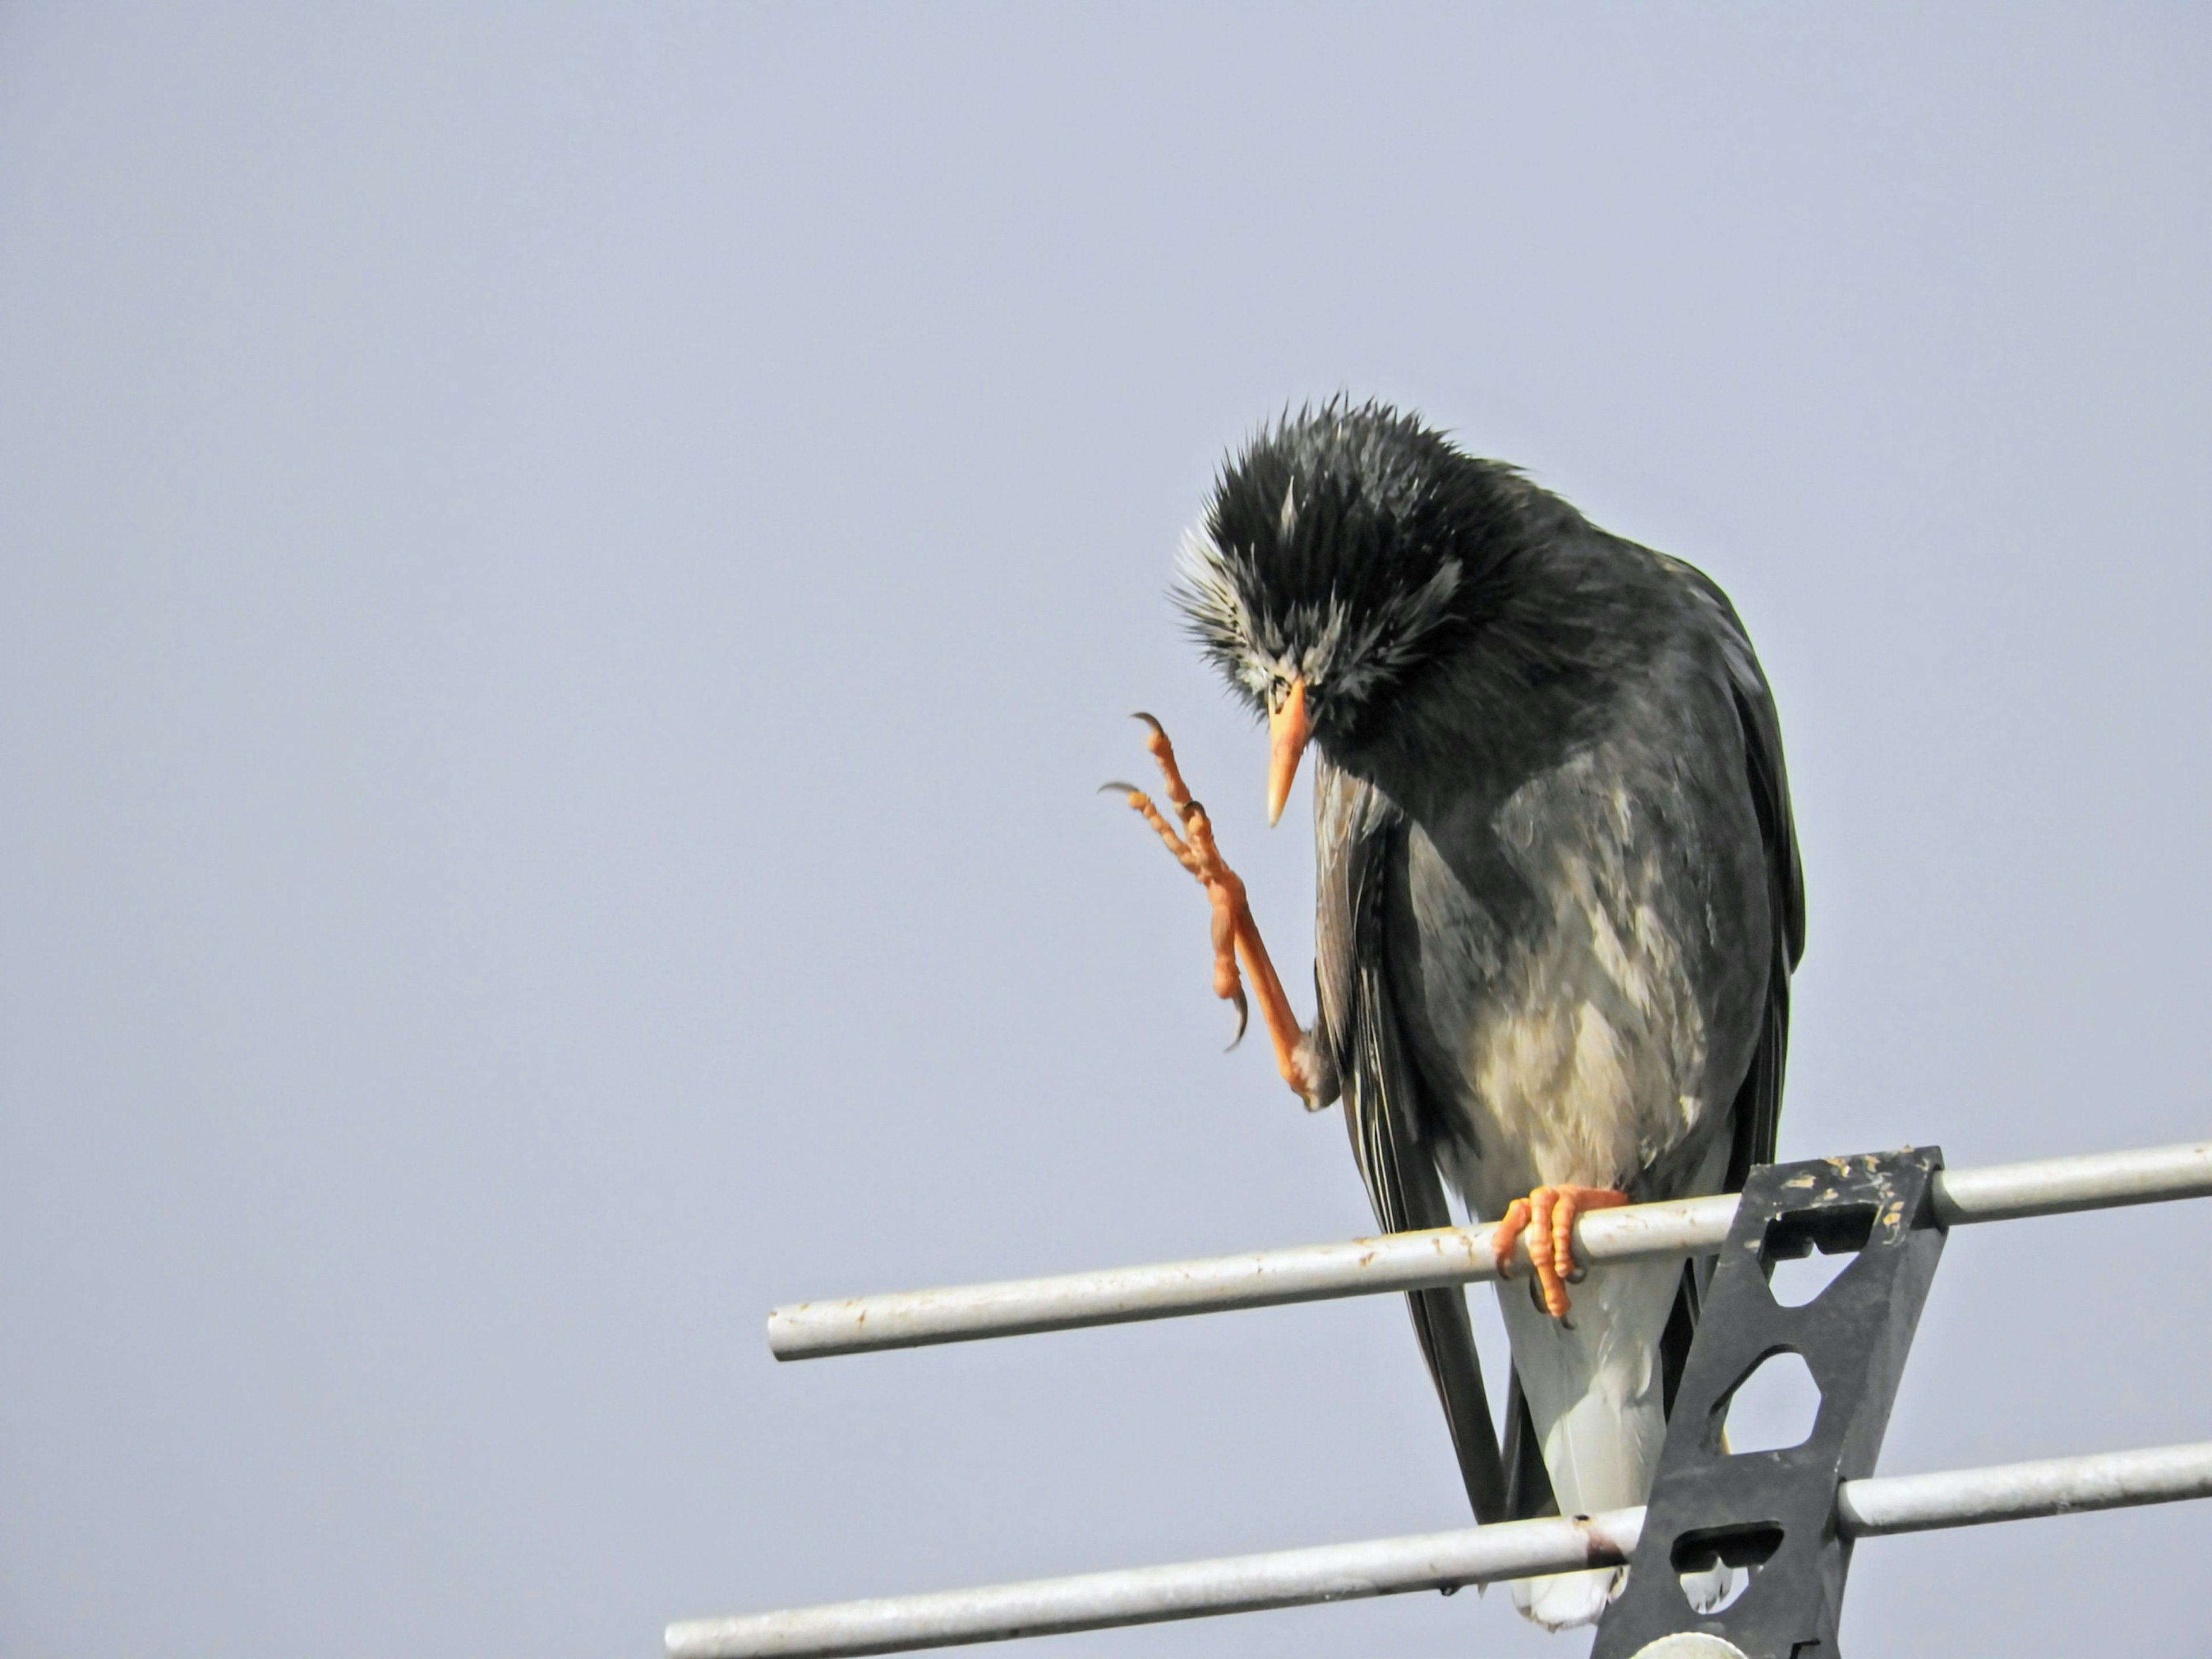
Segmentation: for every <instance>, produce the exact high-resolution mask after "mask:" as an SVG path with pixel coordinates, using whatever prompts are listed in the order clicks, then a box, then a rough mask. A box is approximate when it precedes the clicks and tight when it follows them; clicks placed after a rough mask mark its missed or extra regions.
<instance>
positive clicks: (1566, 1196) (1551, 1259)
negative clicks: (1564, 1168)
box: [1490, 1186, 1628, 1319]
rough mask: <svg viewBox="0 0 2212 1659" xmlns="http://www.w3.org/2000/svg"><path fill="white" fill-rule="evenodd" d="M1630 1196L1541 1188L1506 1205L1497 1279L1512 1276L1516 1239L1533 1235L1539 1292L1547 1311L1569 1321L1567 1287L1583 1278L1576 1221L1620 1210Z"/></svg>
mask: <svg viewBox="0 0 2212 1659" xmlns="http://www.w3.org/2000/svg"><path fill="white" fill-rule="evenodd" d="M1627 1202H1628V1194H1626V1193H1624V1192H1618V1191H1616V1190H1615V1189H1613V1188H1611V1187H1570V1186H1558V1187H1539V1188H1536V1190H1535V1191H1534V1192H1532V1193H1530V1194H1528V1197H1526V1198H1516V1199H1515V1200H1513V1201H1512V1203H1510V1204H1509V1205H1507V1206H1505V1218H1504V1220H1502V1221H1500V1222H1499V1223H1498V1226H1497V1228H1496V1230H1495V1231H1492V1234H1491V1235H1490V1252H1491V1254H1492V1255H1493V1256H1495V1257H1496V1258H1497V1259H1498V1277H1499V1278H1500V1279H1504V1278H1506V1277H1508V1276H1509V1275H1508V1273H1507V1271H1506V1270H1507V1269H1508V1268H1509V1267H1510V1266H1511V1265H1512V1261H1513V1241H1514V1240H1515V1239H1516V1238H1518V1237H1521V1235H1522V1232H1523V1231H1526V1232H1527V1233H1528V1261H1529V1265H1530V1266H1532V1267H1534V1268H1535V1270H1536V1283H1535V1286H1534V1288H1535V1290H1536V1291H1537V1293H1538V1296H1539V1298H1540V1299H1541V1301H1542V1303H1543V1304H1544V1310H1545V1312H1547V1313H1548V1314H1550V1315H1551V1316H1552V1317H1553V1318H1554V1319H1565V1317H1566V1316H1567V1309H1568V1308H1569V1306H1570V1305H1571V1304H1569V1302H1568V1300H1567V1286H1568V1285H1571V1284H1572V1283H1574V1282H1576V1281H1577V1280H1578V1279H1581V1278H1582V1276H1583V1275H1582V1269H1581V1268H1579V1267H1577V1266H1576V1265H1575V1218H1576V1217H1577V1216H1578V1215H1580V1214H1581V1213H1582V1212H1583V1211H1585V1210H1612V1209H1618V1208H1619V1207H1620V1206H1621V1205H1624V1204H1626V1203H1627Z"/></svg>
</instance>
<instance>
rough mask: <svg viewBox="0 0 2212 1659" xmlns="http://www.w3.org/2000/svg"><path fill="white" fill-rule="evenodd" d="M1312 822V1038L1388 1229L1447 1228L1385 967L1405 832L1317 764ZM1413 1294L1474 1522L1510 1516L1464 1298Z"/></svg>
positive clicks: (1379, 805) (1394, 816)
mask: <svg viewBox="0 0 2212 1659" xmlns="http://www.w3.org/2000/svg"><path fill="white" fill-rule="evenodd" d="M1314 830H1315V848H1316V867H1317V870H1318V875H1319V883H1318V885H1319V895H1318V896H1319V904H1318V907H1317V912H1316V922H1315V928H1314V979H1315V983H1316V989H1317V991H1318V993H1319V1000H1320V1005H1321V1012H1320V1017H1319V1018H1320V1024H1321V1027H1322V1029H1321V1030H1320V1032H1318V1033H1317V1036H1319V1037H1320V1039H1321V1043H1320V1046H1321V1047H1322V1049H1323V1051H1324V1052H1325V1053H1326V1054H1328V1056H1329V1057H1330V1058H1331V1059H1332V1060H1334V1067H1335V1072H1336V1076H1337V1080H1338V1083H1339V1086H1340V1088H1341V1090H1342V1092H1343V1100H1344V1117H1345V1124H1346V1127H1347V1128H1348V1129H1349V1130H1350V1132H1351V1135H1352V1156H1353V1157H1354V1158H1356V1159H1358V1164H1359V1174H1360V1178H1361V1179H1362V1180H1363V1181H1364V1182H1366V1185H1367V1196H1368V1199H1369V1200H1370V1202H1371V1203H1372V1204H1373V1205H1374V1206H1375V1219H1376V1224H1377V1225H1379V1226H1380V1227H1381V1228H1382V1230H1383V1231H1384V1232H1393V1233H1395V1232H1407V1231H1419V1230H1422V1229H1425V1228H1430V1227H1449V1226H1450V1225H1453V1223H1452V1216H1451V1212H1450V1210H1449V1207H1447V1206H1446V1203H1445V1200H1444V1188H1443V1180H1442V1178H1441V1177H1440V1176H1438V1174H1437V1164H1436V1159H1435V1157H1434V1156H1433V1153H1432V1152H1431V1147H1430V1144H1429V1140H1428V1137H1427V1135H1426V1134H1425V1132H1424V1128H1423V1114H1422V1112H1421V1111H1420V1109H1419V1100H1418V1098H1417V1097H1416V1094H1415V1089H1416V1085H1415V1083H1414V1080H1413V1071H1412V1068H1411V1067H1410V1066H1407V1064H1406V1062H1405V1059H1404V1055H1403V1053H1402V1050H1401V1040H1400V1036H1399V1030H1398V1021H1397V1016H1396V1013H1395V1010H1394V1009H1393V1007H1392V1006H1391V1000H1390V994H1389V985H1388V981H1387V980H1386V979H1385V976H1384V975H1383V948H1382V940H1381V938H1380V928H1381V924H1382V909H1383V907H1382V899H1383V866H1384V861H1385V860H1387V859H1388V858H1389V856H1390V854H1391V848H1392V847H1393V846H1394V844H1395V842H1396V841H1398V840H1400V839H1401V838H1402V831H1401V829H1400V819H1399V816H1398V813H1397V811H1396V810H1395V808H1394V807H1392V806H1391V805H1390V804H1389V802H1388V801H1387V800H1385V799H1383V797H1382V796H1381V795H1379V794H1378V793H1376V791H1374V790H1373V789H1372V788H1370V787H1369V786H1368V785H1366V784H1364V783H1362V782H1360V781H1358V779H1356V778H1353V777H1352V776H1351V775H1348V774H1346V773H1345V772H1342V771H1340V770H1338V769H1336V768H1334V767H1333V766H1330V765H1328V763H1327V762H1326V761H1321V762H1319V763H1318V764H1316V767H1315V769H1314ZM1406 1301H1407V1306H1408V1308H1409V1309H1410V1310H1411V1311H1412V1314H1413V1332H1414V1334H1415V1335H1416V1336H1417V1337H1418V1338H1419V1340H1420V1345H1421V1357H1422V1358H1424V1359H1425V1360H1426V1361H1427V1362H1428V1367H1429V1376H1430V1377H1431V1380H1432V1381H1434V1383H1436V1388H1437V1397H1438V1398H1439V1399H1440V1400H1441V1401H1443V1408H1444V1421H1445V1424H1446V1426H1447V1427H1448V1428H1449V1430H1450V1431H1451V1437H1452V1447H1453V1449H1454V1450H1455V1452H1456V1453H1457V1454H1458V1456H1459V1467H1460V1476H1461V1479H1462V1480H1463V1481H1464V1482H1465V1483H1466V1486H1467V1495H1468V1503H1469V1504H1472V1505H1473V1506H1474V1515H1475V1519H1476V1520H1478V1521H1480V1522H1484V1523H1485V1524H1487V1523H1489V1522H1492V1521H1502V1520H1506V1519H1509V1518H1510V1500H1509V1495H1508V1492H1507V1486H1506V1479H1505V1471H1504V1465H1503V1463H1502V1462H1501V1460H1500V1458H1499V1455H1498V1435H1497V1431H1496V1429H1495V1428H1494V1427H1493V1426H1492V1421H1491V1415H1490V1400H1489V1396H1488V1395H1487V1394H1486V1392H1485V1391H1484V1389H1483V1385H1482V1362H1481V1360H1480V1358H1478V1357H1477V1355H1476V1353H1475V1349H1474V1326H1473V1324H1472V1323H1471V1322H1469V1320H1468V1311H1467V1297H1466V1295H1465V1293H1464V1292H1463V1291H1462V1290H1461V1289H1460V1287H1459V1286H1457V1285H1446V1286H1443V1287H1442V1288H1440V1289H1437V1290H1429V1291H1413V1292H1411V1293H1410V1294H1409V1295H1408V1296H1407V1298H1406Z"/></svg>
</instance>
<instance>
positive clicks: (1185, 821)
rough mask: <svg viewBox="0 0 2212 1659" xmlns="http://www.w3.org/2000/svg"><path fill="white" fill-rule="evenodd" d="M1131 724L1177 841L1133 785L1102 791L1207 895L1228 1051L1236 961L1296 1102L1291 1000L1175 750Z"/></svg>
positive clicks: (1239, 983)
mask: <svg viewBox="0 0 2212 1659" xmlns="http://www.w3.org/2000/svg"><path fill="white" fill-rule="evenodd" d="M1137 718H1138V719H1139V720H1142V721H1144V723H1145V724H1146V726H1149V727H1150V728H1151V733H1150V735H1149V736H1147V737H1146V739H1145V747H1146V748H1147V749H1149V750H1152V758H1153V759H1154V760H1156V761H1158V763H1159V768H1160V775H1161V777H1162V779H1163V780H1164V781H1165V782H1166V785H1167V792H1168V801H1169V804H1170V805H1172V806H1173V807H1174V808H1175V811H1176V817H1178V818H1180V819H1181V820H1182V834H1180V835H1178V834H1177V833H1176V826H1175V824H1173V823H1170V822H1169V821H1168V818H1167V817H1166V815H1165V814H1164V813H1163V812H1162V811H1160V809H1159V808H1158V807H1157V806H1155V805H1153V804H1152V798H1151V797H1150V796H1148V795H1146V793H1145V792H1144V791H1143V790H1141V789H1139V788H1138V787H1137V786H1136V785H1134V784H1133V783H1109V784H1108V785H1106V786H1105V787H1106V788H1108V789H1113V790H1119V791H1120V792H1121V793H1123V794H1125V795H1127V797H1128V798H1129V805H1131V806H1132V807H1133V808H1134V809H1135V810H1136V811H1138V812H1139V813H1141V814H1142V815H1143V816H1144V819H1145V822H1146V823H1149V824H1151V825H1152V828H1153V829H1155V830H1157V831H1158V834H1159V837H1160V840H1161V841H1162V842H1164V844H1165V845H1166V847H1167V849H1168V851H1169V852H1170V853H1171V854H1174V855H1175V860H1176V863H1178V864H1180V865H1182V867H1183V868H1184V869H1186V870H1188V871H1189V872H1191V874H1192V875H1194V876H1195V877H1197V878H1198V879H1199V882H1200V884H1201V885H1202V886H1204V887H1205V889H1206V899H1207V901H1208V902H1210V903H1211V904H1212V907H1213V994H1214V995H1216V996H1218V997H1219V998H1220V999H1221V1000H1223V1001H1224V1002H1233V1003H1235V1004H1236V1005H1237V1036H1236V1037H1235V1038H1234V1039H1233V1040H1232V1041H1231V1042H1230V1045H1229V1046H1230V1047H1231V1048H1235V1047H1236V1046H1237V1043H1238V1042H1243V1040H1244V1027H1245V1024H1246V1022H1247V1020H1248V1019H1249V1018H1250V1008H1249V1005H1248V1004H1247V1003H1246V1001H1245V1000H1244V985H1243V980H1242V979H1240V978H1239V976H1238V975H1237V958H1238V957H1243V963H1244V972H1245V973H1246V974H1249V975H1251V979H1252V987H1253V989H1254V990H1255V991H1257V992H1258V993H1259V996H1260V1013H1261V1017H1262V1018H1264V1019H1266V1021H1267V1036H1268V1038H1269V1039H1270V1040H1271V1041H1272V1042H1273V1043H1274V1045H1275V1066H1276V1069H1277V1070H1279V1071H1280V1072H1281V1073H1282V1074H1283V1081H1284V1082H1285V1083H1287V1084H1289V1085H1291V1088H1292V1089H1293V1090H1295V1091H1297V1094H1298V1096H1299V1097H1300V1098H1302V1099H1303V1098H1304V1097H1305V1094H1306V1091H1307V1079H1306V1076H1305V1073H1304V1067H1302V1066H1300V1065H1299V1064H1298V1060H1297V1049H1298V1039H1299V1038H1300V1037H1302V1036H1304V1031H1302V1030H1300V1029H1299V1026H1298V1021H1297V1015H1295V1014H1293V1013H1292V1012H1291V1000H1290V998H1288V997H1287V996H1285V995H1284V994H1283V981H1281V980H1280V979H1279V978H1278V977H1277V976H1276V974H1275V964H1274V963H1273V962H1271V961H1269V960H1268V957H1267V946H1266V945H1264V944H1262V943H1261V939H1260V925H1259V923H1257V922H1255V921H1253V920H1252V906H1251V904H1250V902H1249V901H1248V900H1247V899H1246V897H1245V896H1244V884H1243V881H1242V880H1241V879H1240V878H1238V876H1237V872H1235V871H1234V870H1231V868H1230V867H1229V866H1228V865H1227V864H1226V863H1225V862H1224V861H1223V860H1222V857H1221V849H1220V848H1218V847H1217V846H1216V845H1215V844H1214V841H1213V823H1212V820H1211V819H1209V818H1208V817H1206V808H1205V807H1203V806H1201V805H1199V803H1198V802H1196V801H1194V800H1193V799H1191V798H1190V790H1189V788H1188V786H1187V785H1185V784H1184V782H1183V781H1182V772H1181V770H1179V769H1177V767H1176V757H1175V745H1174V744H1172V743H1170V742H1169V741H1168V734H1167V732H1165V731H1164V729H1163V728H1162V727H1161V726H1160V723H1159V722H1158V720H1154V719H1153V718H1152V716H1151V715H1150V714H1139V715H1138V716H1137Z"/></svg>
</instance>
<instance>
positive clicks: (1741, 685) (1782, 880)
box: [1680, 565, 1805, 1192]
mask: <svg viewBox="0 0 2212 1659" xmlns="http://www.w3.org/2000/svg"><path fill="white" fill-rule="evenodd" d="M1680 568H1682V569H1683V570H1685V571H1687V572H1688V573H1689V574H1690V575H1691V576H1692V579H1693V581H1692V586H1694V588H1695V589H1696V591H1697V592H1698V594H1699V598H1700V599H1702V600H1703V601H1704V602H1705V605H1706V606H1707V607H1708V609H1709V611H1711V616H1712V618H1713V623H1714V630H1715V633H1716V635H1717V638H1718V640H1719V641H1720V647H1721V659H1722V662H1723V665H1724V667H1725V668H1726V671H1727V673H1728V680H1729V692H1730V694H1731V695H1732V696H1733V697H1734V698H1735V712H1736V719H1737V721H1738V722H1739V723H1740V724H1741V726H1742V728H1743V752H1744V769H1745V772H1746V774H1747V781H1748V782H1749V784H1750V787H1751V805H1752V810H1753V811H1754V812H1755V813H1757V814H1758V817H1759V840H1760V842H1761V843H1762V845H1763V847H1764V849H1765V855H1766V898H1767V914H1768V915H1769V916H1770V917H1771V918H1772V921H1771V926H1770V931H1771V951H1770V954H1769V957H1768V963H1767V975H1766V1006H1765V1012H1764V1014H1763V1016H1762V1018H1761V1024H1760V1030H1759V1047H1758V1048H1757V1049H1756V1050H1755V1051H1754V1052H1753V1055H1752V1060H1751V1066H1750V1069H1749V1070H1748V1071H1747V1072H1746V1073H1745V1074H1744V1079H1743V1082H1742V1084H1741V1085H1740V1086H1739V1087H1738V1089H1737V1091H1736V1097H1735V1144H1734V1146H1733V1147H1732V1148H1731V1150H1730V1152H1729V1169H1728V1190H1729V1191H1730V1192H1736V1191H1740V1190H1741V1188H1742V1186H1743V1182H1744V1177H1745V1176H1747V1175H1749V1174H1750V1173H1751V1170H1752V1168H1753V1165H1754V1164H1771V1163H1772V1162H1773V1161H1774V1140H1775V1126H1776V1123H1777V1121H1778V1120H1779V1118H1780V1117H1781V1115H1782V1073H1783V1067H1784V1062H1785V1060H1787V1059H1788V1056H1789V1051H1790V974H1791V973H1792V972H1793V971H1794V970H1795V969H1796V966H1797V963H1798V962H1799V961H1800V960H1801V959H1802V957H1803V956H1804V954H1805V874H1804V871H1803V868H1802V866H1801V865H1800V864H1799V862H1798V857H1797V826H1796V821H1795V819H1794V818H1793V817H1791V814H1790V775H1789V772H1788V770H1787V769H1785V768H1784V765H1783V761H1782V723H1781V720H1780V719H1779V718H1778V716H1777V715H1776V714H1775V711H1774V694H1773V692H1772V691H1771V690H1769V688H1768V686H1767V684H1766V676H1765V673H1764V672H1762V671H1760V669H1759V658H1758V656H1757V655H1756V654H1755V653H1753V650H1752V648H1751V636H1750V635H1749V634H1747V632H1746V631H1745V629H1744V626H1743V623H1742V621H1741V619H1740V618H1739V617H1737V616H1736V614H1735V606H1734V605H1730V604H1729V600H1728V596H1727V595H1726V594H1725V593H1723V592H1721V590H1720V589H1719V588H1718V587H1717V586H1715V585H1714V583H1713V582H1712V580H1711V579H1710V578H1708V577H1707V576H1706V575H1705V574H1704V573H1703V572H1701V571H1698V570H1695V569H1693V568H1692V567H1690V566H1687V565H1683V566H1681V567H1680Z"/></svg>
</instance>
